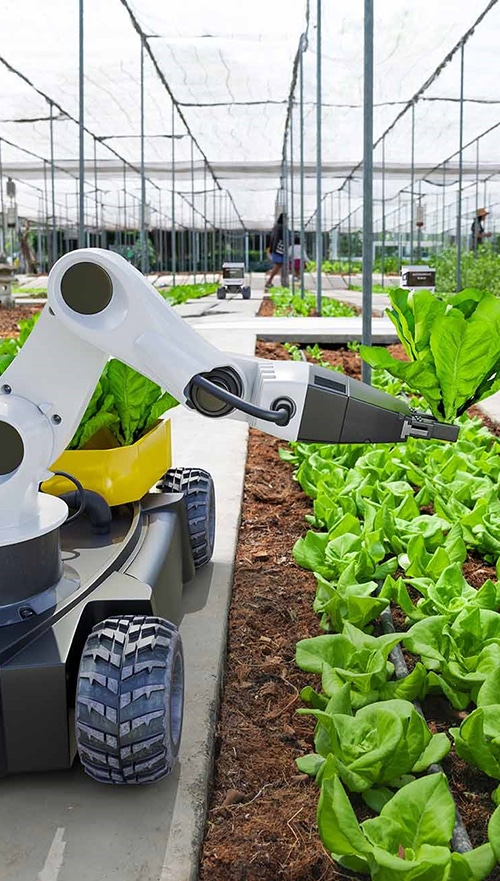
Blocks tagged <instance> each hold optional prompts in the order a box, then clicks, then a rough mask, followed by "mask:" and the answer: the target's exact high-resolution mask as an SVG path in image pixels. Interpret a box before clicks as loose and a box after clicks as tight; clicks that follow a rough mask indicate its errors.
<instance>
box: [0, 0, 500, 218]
mask: <svg viewBox="0 0 500 881" xmlns="http://www.w3.org/2000/svg"><path fill="white" fill-rule="evenodd" d="M363 7H364V3H363V0H350V2H345V0H342V2H337V3H333V2H323V4H322V52H321V65H322V125H323V130H322V155H323V165H322V167H323V192H324V193H325V194H328V195H325V197H324V211H325V217H324V220H325V222H326V224H327V225H330V226H331V225H334V224H335V223H336V222H338V220H339V219H340V218H341V217H342V216H344V215H345V213H346V210H347V207H346V199H347V196H348V197H349V206H350V210H352V211H355V210H356V208H357V206H359V205H360V204H361V180H362V168H361V164H360V163H361V160H362V131H363V106H362V105H363ZM41 10H43V11H41ZM78 25H79V22H78V2H77V0H73V2H68V0H45V2H44V4H43V7H41V6H40V3H39V2H38V3H35V2H34V0H23V3H22V17H21V11H20V4H19V2H14V0H3V4H2V24H1V31H0V34H1V36H0V60H1V61H2V64H0V106H1V113H0V147H1V161H2V166H3V174H4V175H7V176H10V177H12V178H13V179H14V180H15V182H16V185H17V201H18V208H19V213H20V215H21V216H26V217H29V218H31V219H33V220H36V219H37V217H39V216H41V215H42V213H43V211H44V210H46V207H47V205H48V202H49V201H50V192H49V191H50V180H49V178H50V171H51V155H53V162H54V174H55V193H56V198H55V201H56V215H57V219H58V223H62V224H66V225H74V224H75V223H76V222H77V218H78V207H77V203H78V198H77V194H78V175H79V169H78V161H79V128H78V119H79V67H78V57H79V56H78ZM316 25H317V22H316V3H315V2H314V3H313V2H311V4H310V8H309V4H308V3H307V2H306V0H275V2H274V3H268V2H264V0H253V2H252V3H251V4H248V5H243V4H237V3H229V2H227V0H212V2H211V3H210V4H207V3H205V2H203V0H184V2H183V3H179V4H178V5H177V4H170V3H169V4H160V3H158V2H157V0H106V3H103V2H102V0H84V66H85V77H84V89H85V103H84V123H85V139H84V152H85V183H86V196H87V198H86V222H87V224H88V225H89V226H92V225H94V224H96V222H99V223H101V224H103V223H105V224H106V225H108V226H115V225H126V224H127V223H128V224H131V223H134V222H135V223H137V220H138V216H139V214H138V212H139V204H140V198H141V181H140V174H139V171H140V161H141V89H140V77H141V42H142V41H143V45H144V50H145V51H144V105H143V121H144V168H145V173H146V178H147V180H146V198H147V202H148V205H149V207H150V211H151V223H152V224H153V225H159V226H165V227H168V226H169V225H170V224H171V219H172V207H173V208H174V211H175V220H176V224H177V225H178V226H191V225H192V224H193V222H194V223H195V225H197V226H203V225H204V224H205V225H206V224H208V225H209V226H210V225H215V226H228V227H234V228H241V227H242V226H243V227H245V228H247V229H259V228H268V227H269V226H270V225H271V224H272V220H273V217H274V212H275V204H276V200H277V194H278V192H279V189H280V181H281V177H282V173H283V156H284V155H286V156H287V161H288V163H289V164H290V155H291V143H290V139H291V137H292V139H293V158H294V166H295V171H296V174H295V181H294V195H295V196H297V194H298V186H299V184H298V161H299V134H300V125H299V123H300V120H299V84H298V76H297V73H298V71H297V66H298V57H299V45H300V41H301V35H305V37H304V45H305V46H306V47H307V48H306V51H305V52H304V55H303V71H304V79H303V83H304V105H303V106H304V159H305V162H304V168H305V216H306V218H309V217H312V216H313V215H314V211H315V205H316V191H315V173H316V169H315V156H316V70H317V53H316V34H317V27H316ZM474 25H476V27H475V30H474V32H473V33H471V29H472V28H473V27H474ZM499 35H500V6H499V4H498V3H497V0H492V2H489V3H487V2H486V0H468V2H467V3H456V0H441V2H439V3H436V2H434V0H432V2H431V0H420V2H419V3H415V2H411V0H397V2H396V0H384V2H380V3H375V47H374V57H375V80H374V136H375V143H376V144H377V146H376V149H375V153H374V163H375V173H376V186H375V198H376V199H378V198H380V188H381V180H382V168H383V167H384V181H383V183H384V195H385V198H386V199H388V200H389V199H391V198H395V197H396V196H397V194H398V193H400V192H401V191H403V192H404V193H407V191H408V186H409V185H410V182H411V180H410V179H411V168H410V167H411V157H412V123H413V139H414V140H413V144H414V147H413V156H414V160H415V171H414V180H415V182H419V183H418V187H419V192H421V193H429V194H433V193H437V192H439V190H440V189H441V188H442V186H443V184H446V187H447V190H449V198H450V202H452V201H453V199H454V198H455V196H454V192H455V188H456V180H457V170H458V152H457V151H458V149H459V141H458V132H459V111H460V100H459V99H460V83H461V51H460V48H459V44H460V41H461V40H462V38H463V37H464V36H467V40H466V43H465V50H464V53H463V57H464V99H465V103H464V118H463V123H464V125H463V143H464V145H466V144H470V146H468V147H467V149H465V150H464V152H463V155H462V161H463V171H464V175H465V184H464V185H465V187H467V185H468V184H472V183H473V182H475V181H476V180H480V181H481V182H484V181H487V190H486V189H485V190H484V193H485V196H486V198H487V200H488V204H494V203H495V200H496V188H497V186H498V184H497V183H496V182H497V181H498V180H499V178H498V174H499V172H500V157H499V151H498V143H499V138H498V132H499V128H498V127H497V125H499V124H500V119H499V108H500V95H499V94H498V85H497V81H496V77H495V75H494V72H495V70H496V67H497V53H498V37H499ZM291 97H293V102H291ZM417 98H418V100H416V99H417ZM412 102H414V103H412ZM290 113H291V119H290ZM51 129H52V132H53V139H52V141H51ZM489 129H491V131H490V133H489V134H485V135H484V137H481V139H480V140H479V141H478V142H477V143H476V139H477V138H479V137H480V136H481V135H483V133H485V132H487V131H488V130H489ZM384 135H385V137H383V136H384ZM285 144H286V146H284V145H285ZM478 145H479V146H478ZM51 148H52V153H51ZM446 160H448V162H447V165H446V166H443V163H445V161H446ZM172 169H174V174H175V179H174V180H173V175H172ZM348 181H349V183H347V182H348ZM172 186H174V188H175V200H174V203H173V202H172V196H171V193H172ZM330 193H331V194H333V195H329V194H330ZM49 207H50V206H49ZM375 213H376V214H377V205H375ZM96 214H97V218H96ZM327 228H328V227H327Z"/></svg>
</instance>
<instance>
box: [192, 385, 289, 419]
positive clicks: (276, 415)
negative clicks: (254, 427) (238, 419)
mask: <svg viewBox="0 0 500 881" xmlns="http://www.w3.org/2000/svg"><path fill="white" fill-rule="evenodd" d="M190 385H194V386H198V388H202V389H204V390H205V391H206V392H209V393H210V394H211V395H213V397H214V398H218V399H219V400H220V401H224V403H225V404H229V405H230V406H231V407H234V409H235V410H241V412H242V413H248V415H249V416H255V418H256V419H263V420H264V422H274V423H275V424H276V425H288V423H289V422H290V419H291V418H292V416H293V404H292V402H291V401H288V400H283V403H282V405H281V402H280V407H279V408H278V409H276V410H264V409H263V408H262V407H257V406H256V404H250V403H249V402H248V401H244V400H243V399H242V398H240V397H238V395H233V394H232V393H231V392H228V391H226V389H224V388H221V387H220V385H216V384H215V382H210V380H209V379H206V377H205V376H200V374H199V373H197V374H196V376H193V378H192V380H191V382H190ZM206 415H207V414H206Z"/></svg>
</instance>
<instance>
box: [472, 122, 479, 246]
mask: <svg viewBox="0 0 500 881" xmlns="http://www.w3.org/2000/svg"><path fill="white" fill-rule="evenodd" d="M475 204H476V208H475V211H474V217H475V218H477V212H478V208H479V138H478V139H477V141H476V202H475ZM473 238H474V242H473V247H474V256H476V255H477V236H476V235H475V236H474V237H473Z"/></svg>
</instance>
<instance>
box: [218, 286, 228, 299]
mask: <svg viewBox="0 0 500 881" xmlns="http://www.w3.org/2000/svg"><path fill="white" fill-rule="evenodd" d="M217 299H218V300H225V299H226V291H225V289H224V288H217Z"/></svg>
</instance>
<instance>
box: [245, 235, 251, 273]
mask: <svg viewBox="0 0 500 881" xmlns="http://www.w3.org/2000/svg"><path fill="white" fill-rule="evenodd" d="M244 236H245V272H250V265H249V264H250V253H249V251H250V242H249V238H248V232H246V231H245V233H244Z"/></svg>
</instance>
